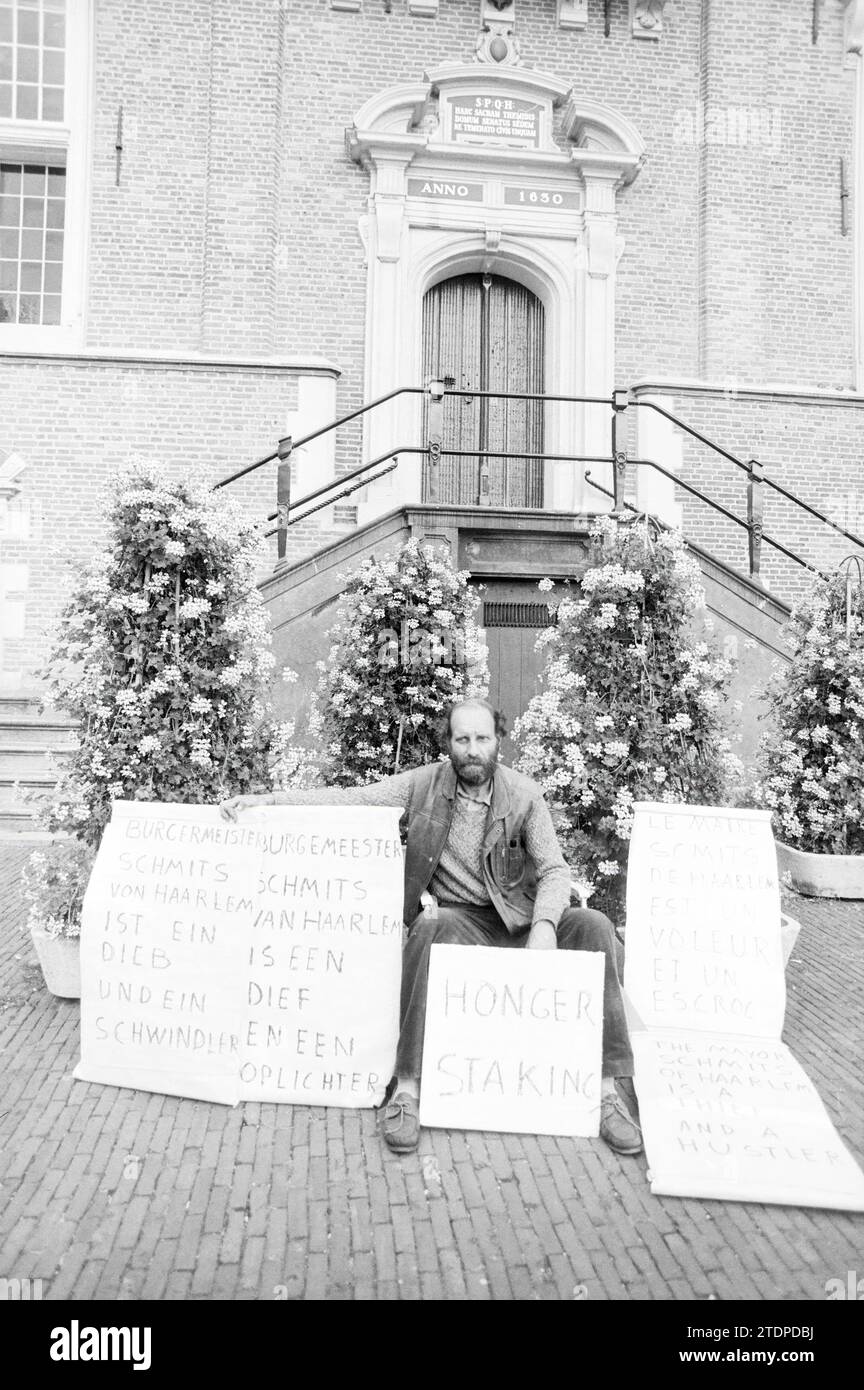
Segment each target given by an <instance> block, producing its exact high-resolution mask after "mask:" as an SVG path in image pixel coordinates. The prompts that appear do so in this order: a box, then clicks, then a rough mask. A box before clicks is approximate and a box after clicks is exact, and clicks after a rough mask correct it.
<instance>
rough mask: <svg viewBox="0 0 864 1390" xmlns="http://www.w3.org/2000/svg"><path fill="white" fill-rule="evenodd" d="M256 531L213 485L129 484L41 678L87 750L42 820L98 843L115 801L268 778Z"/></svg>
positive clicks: (177, 796) (121, 488)
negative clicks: (75, 723)
mask: <svg viewBox="0 0 864 1390" xmlns="http://www.w3.org/2000/svg"><path fill="white" fill-rule="evenodd" d="M260 544H261V543H260V540H259V536H258V533H257V531H256V530H255V529H254V528H253V527H251V526H250V525H249V524H248V523H247V522H246V521H244V520H243V519H242V517H241V515H240V513H239V510H238V509H237V505H236V503H234V502H233V501H232V500H230V499H229V498H228V497H226V495H225V494H224V493H216V492H213V491H211V490H210V488H209V486H208V485H207V482H206V480H205V479H204V478H203V477H196V476H193V477H192V478H188V477H187V478H184V479H183V480H176V479H172V478H170V477H169V476H168V474H167V473H166V472H165V471H164V470H162V469H161V468H158V467H156V466H153V465H137V466H135V467H133V468H132V469H131V470H130V471H129V472H128V473H127V474H126V475H125V476H123V477H122V478H121V480H120V482H119V484H118V486H117V489H116V494H115V496H114V498H113V500H112V502H111V504H110V510H109V515H108V539H107V544H106V548H105V550H104V551H103V553H101V554H100V555H98V556H97V557H96V559H95V560H94V561H93V562H92V563H91V564H90V565H89V566H88V567H87V568H86V569H85V570H84V572H83V573H81V574H79V575H78V577H77V579H76V580H75V581H74V582H73V587H72V592H71V596H70V598H69V600H68V602H67V603H66V605H65V607H64V609H63V611H62V613H61V616H60V622H59V629H58V635H57V637H56V638H55V641H54V644H53V649H52V651H51V654H50V656H49V660H48V665H47V668H46V670H45V672H44V673H43V674H44V675H45V676H46V677H47V681H48V692H47V698H46V703H49V704H55V705H57V706H59V707H60V708H61V709H65V710H67V711H68V712H69V713H70V714H71V715H73V716H74V717H75V718H76V719H77V720H78V723H79V730H78V747H77V749H76V750H75V752H74V753H73V754H72V756H71V758H70V759H69V761H68V763H67V764H66V767H65V769H64V771H63V773H62V775H61V778H60V781H59V783H58V785H57V787H56V788H55V790H54V793H53V794H52V797H51V799H50V801H49V802H48V804H47V805H46V806H44V807H43V810H42V813H41V817H40V819H41V821H42V824H43V825H45V827H46V828H47V829H50V830H63V831H69V832H71V833H72V834H74V835H76V836H77V837H78V838H79V839H81V840H84V841H86V842H87V843H88V844H92V845H97V844H98V842H99V839H100V837H101V833H102V830H103V828H104V826H105V824H106V822H107V820H108V818H109V816H110V811H111V802H112V800H114V799H119V798H123V799H132V800H136V799H137V800H143V801H154V800H164V801H187V802H189V801H192V802H196V801H197V802H211V801H215V800H217V799H218V798H219V797H221V796H226V795H231V794H233V793H237V792H243V791H246V790H248V789H249V788H250V786H252V785H253V784H254V783H256V782H265V781H266V773H267V764H266V743H267V733H266V730H265V728H264V726H263V720H264V716H265V696H266V691H267V686H268V677H269V672H270V667H271V665H272V660H273V658H272V655H271V653H270V650H269V645H270V634H269V629H268V625H267V614H266V610H265V609H264V607H263V604H262V601H261V598H260V595H259V593H258V591H257V589H256V587H255V571H256V565H257V563H258V561H259V558H260V555H261V550H260Z"/></svg>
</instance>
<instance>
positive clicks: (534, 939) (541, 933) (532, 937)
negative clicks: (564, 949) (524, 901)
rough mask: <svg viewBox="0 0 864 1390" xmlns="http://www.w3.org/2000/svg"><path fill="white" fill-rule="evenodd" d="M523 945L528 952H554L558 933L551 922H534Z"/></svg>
mask: <svg viewBox="0 0 864 1390" xmlns="http://www.w3.org/2000/svg"><path fill="white" fill-rule="evenodd" d="M525 944H526V946H527V947H528V950H529V951H554V950H556V948H557V946H558V933H557V932H556V930H555V928H554V927H553V925H552V923H551V922H535V923H534V925H533V927H532V928H531V930H530V932H529V933H528V940H527V942H526V943H525Z"/></svg>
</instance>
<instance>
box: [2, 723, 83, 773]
mask: <svg viewBox="0 0 864 1390" xmlns="http://www.w3.org/2000/svg"><path fill="white" fill-rule="evenodd" d="M74 752H75V749H74V747H64V746H62V745H59V744H58V745H57V746H56V747H54V748H45V747H44V746H43V747H32V748H28V747H26V746H24V745H21V746H19V745H17V744H14V743H12V744H7V743H4V742H3V741H2V730H0V777H23V776H25V775H26V774H27V773H28V772H45V773H51V772H52V771H53V769H52V766H51V762H52V760H55V761H56V762H57V764H58V765H59V767H61V768H62V767H63V766H64V765H65V763H66V761H67V760H68V758H69V757H70V755H71V754H72V753H74Z"/></svg>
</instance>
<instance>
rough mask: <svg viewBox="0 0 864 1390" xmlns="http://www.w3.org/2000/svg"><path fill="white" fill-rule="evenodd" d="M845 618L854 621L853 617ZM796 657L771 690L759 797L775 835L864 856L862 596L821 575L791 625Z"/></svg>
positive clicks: (817, 849) (810, 847)
mask: <svg viewBox="0 0 864 1390" xmlns="http://www.w3.org/2000/svg"><path fill="white" fill-rule="evenodd" d="M847 618H848V620H847ZM787 637H788V640H789V644H790V647H791V649H792V653H791V655H792V659H791V661H790V663H789V665H788V666H787V667H786V668H785V669H777V670H775V672H774V675H773V677H772V680H771V684H770V687H769V690H768V698H769V702H770V709H769V715H768V719H769V727H768V730H767V732H766V733H765V735H764V737H763V739H762V743H761V745H760V750H759V768H758V773H757V782H756V796H757V800H758V802H759V804H761V805H763V806H767V807H770V808H771V809H772V811H773V813H774V830H775V834H776V835H777V838H778V839H780V840H782V841H784V842H785V843H786V844H789V845H793V846H794V847H795V848H797V849H802V850H806V851H808V852H810V853H815V854H864V596H862V593H861V591H860V589H858V588H853V590H852V592H851V595H850V611H849V612H848V615H847V603H846V581H845V576H844V575H842V574H838V575H836V576H835V577H834V578H833V579H832V580H831V581H830V583H826V582H825V581H823V580H817V581H816V583H815V584H814V586H813V588H812V590H811V592H810V593H809V594H808V595H807V597H806V598H805V599H804V601H803V602H802V603H801V604H800V605H799V606H798V608H796V610H795V612H794V613H793V615H792V618H791V620H790V623H789V628H788V631H787Z"/></svg>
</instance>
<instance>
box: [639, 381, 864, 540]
mask: <svg viewBox="0 0 864 1390" xmlns="http://www.w3.org/2000/svg"><path fill="white" fill-rule="evenodd" d="M630 404H631V405H633V406H638V407H640V408H641V409H643V410H656V412H657V414H658V415H662V416H663V417H664V419H666V420H671V422H672V424H673V425H675V426H676V427H677V428H678V429H681V430H683V431H684V433H685V434H689V435H690V436H691V437H692V438H693V439H698V440H699V442H700V444H705V445H707V447H708V448H709V449H713V451H714V453H715V454H720V455H721V457H722V458H725V459H728V460H729V462H730V463H734V464H735V466H736V468H741V469H743V471H744V472H745V473H750V472H751V465H752V464H753V463H755V462H756V460H755V459H750V460H749V461H748V462H747V463H744V462H743V460H741V459H739V458H736V456H735V454H731V453H730V452H729V450H728V449H724V448H722V446H721V445H719V444H716V443H715V442H714V440H713V439H709V438H708V436H707V435H704V434H701V433H700V432H699V430H697V429H694V428H693V426H692V425H688V424H687V422H686V420H682V419H680V417H679V416H677V415H674V414H673V413H672V411H671V410H667V409H666V408H665V406H662V405H657V403H656V402H655V401H640V400H633V401H631V402H630ZM760 481H762V482H764V483H765V484H766V486H767V487H770V488H771V490H772V492H777V493H779V494H780V496H781V497H785V498H786V500H787V502H794V504H795V506H796V507H801V508H802V509H803V510H804V511H805V512H809V514H810V515H811V516H815V517H816V518H817V519H818V520H819V521H824V523H825V525H826V526H830V527H831V529H832V530H833V531H837V532H838V533H839V534H840V535H841V536H845V537H846V539H847V540H849V541H852V542H853V543H854V544H855V545H860V546H864V540H862V538H861V537H860V536H856V535H855V532H854V531H847V530H846V528H845V527H844V526H840V525H838V523H837V522H836V521H832V520H831V518H830V517H829V516H826V515H825V513H824V512H820V511H819V509H818V507H812V506H811V505H810V503H809V502H805V501H804V500H803V498H801V497H797V496H796V495H795V493H794V492H790V491H789V489H788V488H785V487H783V485H782V483H775V482H774V480H773V478H769V477H768V476H767V475H766V474H763V476H762V478H761V480H760ZM682 486H683V484H682Z"/></svg>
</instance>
